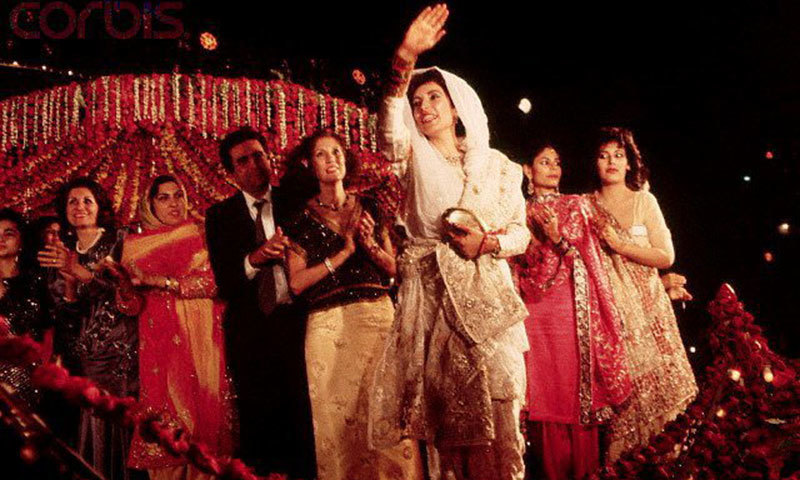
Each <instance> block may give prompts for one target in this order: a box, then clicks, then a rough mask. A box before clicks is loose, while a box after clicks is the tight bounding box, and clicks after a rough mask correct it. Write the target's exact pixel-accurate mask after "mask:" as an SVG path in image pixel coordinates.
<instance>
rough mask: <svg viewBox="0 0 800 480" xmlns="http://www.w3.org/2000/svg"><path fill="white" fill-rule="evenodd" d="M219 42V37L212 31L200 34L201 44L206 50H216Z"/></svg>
mask: <svg viewBox="0 0 800 480" xmlns="http://www.w3.org/2000/svg"><path fill="white" fill-rule="evenodd" d="M217 45H219V42H218V41H217V37H215V36H214V34H213V33H211V32H203V33H201V34H200V46H201V47H203V48H205V49H206V50H216V49H217Z"/></svg>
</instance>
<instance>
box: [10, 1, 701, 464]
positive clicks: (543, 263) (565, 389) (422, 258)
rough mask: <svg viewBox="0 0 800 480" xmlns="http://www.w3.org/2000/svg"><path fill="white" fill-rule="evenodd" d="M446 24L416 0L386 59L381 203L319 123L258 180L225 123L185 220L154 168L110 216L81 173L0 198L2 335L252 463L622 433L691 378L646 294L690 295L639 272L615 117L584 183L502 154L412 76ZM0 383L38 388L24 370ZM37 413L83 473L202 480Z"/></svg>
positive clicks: (665, 407) (446, 85) (590, 456)
mask: <svg viewBox="0 0 800 480" xmlns="http://www.w3.org/2000/svg"><path fill="white" fill-rule="evenodd" d="M447 17H448V10H447V7H446V6H444V5H437V6H434V7H428V8H426V9H425V10H424V11H423V12H422V13H421V14H420V15H419V16H418V17H417V18H416V19H415V20H414V21H413V22H412V23H411V25H410V26H409V28H408V30H407V32H406V35H405V37H404V39H403V41H402V43H401V44H400V46H399V47H398V49H397V51H396V55H395V58H394V60H393V62H392V71H391V74H390V75H389V78H388V88H387V92H386V95H385V98H384V101H383V104H382V109H381V112H380V117H379V118H380V124H379V134H380V140H381V145H382V152H383V153H384V155H385V156H386V158H387V159H388V160H389V161H391V162H392V163H393V166H394V167H395V168H394V170H395V172H396V174H397V175H398V176H399V178H400V180H401V183H402V185H403V186H404V188H405V192H406V198H405V201H404V203H403V205H402V208H401V211H400V213H399V215H398V217H397V218H396V219H394V218H390V216H389V215H388V214H387V212H386V209H384V208H382V206H381V205H380V204H378V202H377V201H376V200H375V198H372V197H371V196H370V195H369V194H356V193H354V192H353V191H351V190H350V189H349V188H348V182H349V180H350V179H351V178H353V176H354V175H355V174H356V173H357V170H358V165H357V164H356V161H355V159H354V157H353V156H352V154H351V152H350V151H349V150H348V149H347V148H346V146H345V142H343V141H342V139H341V138H339V137H338V136H337V135H336V134H334V133H332V132H330V131H319V132H316V133H314V134H312V135H310V136H309V137H307V138H306V139H305V140H304V141H303V143H302V145H300V146H299V147H298V149H297V151H296V152H295V154H294V155H293V156H292V157H291V160H290V162H291V163H290V168H289V173H288V174H287V175H288V177H289V178H284V179H283V181H282V182H281V184H282V186H278V187H272V186H271V185H272V184H274V183H277V182H275V181H274V180H275V179H273V178H271V172H274V169H273V168H271V165H270V156H269V155H268V154H267V152H268V147H267V143H266V141H265V139H264V137H263V136H262V135H261V134H260V133H258V132H257V131H256V130H254V129H252V128H249V127H243V128H240V129H238V130H236V131H234V132H232V133H230V134H229V135H228V136H227V137H225V138H224V139H223V140H222V141H221V143H220V148H219V156H220V161H221V163H222V166H223V167H224V169H225V170H226V171H227V172H228V173H229V174H230V176H231V178H232V180H233V182H234V183H235V184H236V186H237V187H238V191H237V193H236V194H234V195H233V196H231V197H230V198H228V199H226V200H224V201H221V202H219V203H217V204H215V205H213V206H211V207H210V208H209V209H208V211H207V212H206V214H205V221H204V222H202V221H199V220H197V219H194V218H192V217H191V216H190V215H189V214H188V204H189V202H190V201H191V199H189V198H187V195H186V189H185V188H184V186H183V184H182V183H181V181H180V180H179V178H178V177H177V176H174V175H171V174H167V175H161V176H158V177H156V178H153V179H149V183H148V186H147V188H146V190H145V193H144V194H143V195H142V198H141V204H140V207H139V210H138V216H139V218H138V222H137V225H138V227H137V228H134V229H132V228H123V227H120V226H119V225H118V224H117V222H116V221H115V218H114V212H113V209H112V208H111V203H110V201H109V199H108V196H107V194H106V192H105V191H104V190H103V188H101V186H100V185H99V184H98V183H97V182H95V181H94V180H91V179H89V178H85V177H82V178H77V179H74V180H71V181H69V182H67V183H66V185H64V187H63V189H62V191H61V194H60V195H59V197H58V198H57V199H56V202H55V204H56V211H57V217H42V218H41V219H39V220H37V222H35V224H34V225H28V222H27V221H26V219H24V218H23V217H22V216H21V215H20V214H19V213H16V212H14V211H13V210H10V209H3V210H0V276H2V282H0V315H1V316H2V319H3V320H4V325H3V328H4V329H5V330H7V331H10V333H12V334H15V335H22V334H31V335H32V336H34V337H35V338H36V339H39V340H42V341H43V342H44V343H45V345H49V348H50V349H51V350H52V351H53V353H54V354H55V355H57V356H59V357H60V358H61V359H62V361H63V362H64V363H66V364H67V365H68V366H70V367H71V368H72V369H73V370H75V371H77V372H79V373H80V374H81V375H83V376H86V377H88V378H89V379H91V380H93V381H94V382H96V383H97V384H98V385H99V386H100V387H101V388H103V389H105V390H107V391H108V392H110V393H112V394H114V395H119V396H126V395H132V396H135V397H137V398H138V399H139V400H140V401H141V402H143V403H144V404H145V405H148V406H149V407H151V408H152V409H153V410H154V411H158V412H160V413H161V415H162V416H163V418H164V419H166V420H167V421H168V422H170V423H171V424H174V425H175V426H176V427H179V428H181V429H183V431H184V432H185V433H186V435H187V436H188V437H189V438H191V439H193V440H196V441H199V442H201V443H204V444H205V445H206V446H207V447H209V449H210V450H211V451H213V452H214V453H216V454H218V455H237V456H239V457H241V458H242V459H243V460H244V461H245V462H246V463H248V464H249V465H251V466H252V467H254V468H255V470H256V472H257V473H259V474H267V473H269V472H283V473H286V474H288V476H289V478H303V479H312V478H318V479H319V480H333V479H341V480H345V479H347V480H354V479H359V480H361V479H363V480H367V479H377V478H381V479H383V478H385V479H409V480H410V479H422V478H432V479H472V480H477V479H481V480H491V479H503V480H506V479H508V480H511V479H522V478H525V475H526V458H525V450H526V440H525V438H524V437H523V434H522V431H523V428H521V427H525V428H524V430H527V432H528V440H529V444H530V448H529V450H530V454H531V455H530V458H531V459H532V461H528V462H527V466H528V467H529V470H531V471H530V472H528V473H529V478H547V479H553V480H555V479H578V478H583V477H585V476H586V475H589V474H591V473H592V472H593V471H595V470H596V469H597V468H598V467H600V466H601V465H602V463H603V462H607V461H613V460H615V459H617V458H618V457H619V456H620V455H621V454H622V453H624V452H625V451H627V450H629V449H631V448H633V447H635V446H639V445H642V444H645V443H646V442H647V441H648V439H649V438H650V436H651V435H653V434H655V433H658V432H659V431H660V430H661V429H662V427H663V426H664V424H665V423H666V422H668V421H669V420H671V419H672V418H674V417H675V416H676V415H677V414H678V413H679V412H681V411H682V410H683V409H684V408H685V407H686V405H687V404H688V403H689V402H690V401H691V400H692V399H693V397H694V396H695V394H696V393H697V386H696V383H695V379H694V376H693V374H692V369H691V367H690V365H689V362H688V359H687V356H686V352H685V351H684V347H683V344H682V342H681V338H680V334H679V332H678V327H677V322H676V318H675V314H674V312H673V309H672V305H671V301H670V300H671V299H672V300H678V299H682V300H688V299H691V295H690V294H689V292H688V291H687V290H686V288H685V282H686V280H685V278H683V277H681V276H680V275H675V274H667V275H664V276H663V277H662V276H659V270H665V269H668V268H669V267H670V266H671V265H672V263H673V261H674V258H675V252H674V249H673V245H672V240H671V236H670V231H669V229H668V227H667V224H666V222H665V220H664V217H663V215H662V214H661V210H660V208H659V205H658V202H657V200H656V198H655V196H653V194H652V193H650V192H649V188H648V183H647V180H648V171H647V168H646V167H645V165H644V162H643V159H642V156H641V154H640V152H639V150H638V148H637V146H636V143H635V141H634V138H633V135H632V133H631V132H630V131H628V130H626V129H623V128H616V127H615V128H603V129H601V130H600V131H599V135H598V139H597V142H596V144H595V148H594V152H595V154H596V158H595V160H596V161H595V165H596V173H597V185H598V188H597V189H596V190H595V191H594V192H590V193H586V194H583V195H563V194H561V193H559V183H560V180H561V173H562V163H561V160H560V157H559V152H558V148H557V146H556V145H554V144H552V143H548V142H544V143H543V144H542V145H540V146H539V147H537V148H536V149H534V150H533V151H531V152H530V157H529V158H527V159H525V160H524V161H523V162H521V163H522V165H520V164H517V163H514V162H512V161H510V160H509V159H508V158H507V157H506V156H505V155H503V154H502V153H501V152H499V151H497V150H494V149H492V148H491V147H490V142H489V127H488V120H487V117H486V115H485V113H484V110H483V107H482V104H481V101H480V99H479V97H478V95H477V94H476V92H475V91H474V90H473V89H472V88H471V87H470V86H469V85H468V84H467V82H465V81H464V80H463V79H461V78H459V77H458V76H456V75H453V74H452V73H449V72H447V71H445V70H442V69H440V68H436V67H434V68H427V69H422V70H415V69H414V66H415V63H416V61H417V59H418V57H419V56H420V55H422V54H423V53H425V52H426V51H428V50H430V49H432V48H433V47H434V46H435V45H436V44H437V42H438V41H439V40H440V39H441V38H442V36H443V35H444V34H445V32H444V29H443V28H444V25H445V22H446V20H447ZM0 379H2V381H3V382H6V383H10V384H12V385H13V386H14V387H15V389H16V390H17V392H19V394H20V396H21V397H22V398H23V399H24V400H25V401H26V402H28V403H29V404H30V405H31V406H33V407H36V406H38V405H40V404H42V405H46V403H47V402H44V404H43V403H42V398H41V397H42V394H41V393H39V392H37V391H35V390H34V389H33V388H32V387H31V386H30V378H29V371H28V370H26V369H25V368H20V367H17V366H11V365H4V364H0ZM51 410H52V408H51ZM56 410H58V413H59V414H60V415H61V417H62V418H61V419H60V420H58V422H57V423H59V424H60V425H61V427H62V428H61V430H62V431H63V432H64V436H65V438H69V439H74V443H75V444H76V446H77V447H78V450H79V451H80V453H81V455H83V456H84V458H85V459H86V460H87V461H88V462H89V463H91V465H92V466H94V467H95V468H96V469H97V470H98V471H99V472H100V473H102V474H103V475H104V476H105V478H107V479H110V480H111V479H114V480H116V479H129V478H137V477H140V478H143V477H145V473H144V472H146V473H147V474H148V475H149V478H152V479H163V480H167V479H176V480H177V479H201V478H207V475H205V474H203V473H202V472H201V471H200V470H198V469H197V468H196V467H194V466H192V465H190V464H188V463H187V462H186V461H185V460H182V459H179V458H177V457H174V456H172V455H170V454H169V453H167V452H166V451H164V450H163V449H162V448H160V447H159V446H157V445H156V444H154V443H149V442H147V441H146V439H145V438H143V436H142V434H141V433H140V432H138V431H133V430H131V429H129V428H128V427H126V426H125V425H119V424H115V423H112V422H109V421H108V420H105V419H101V418H97V417H94V416H92V415H91V414H90V413H89V412H88V411H83V412H81V414H80V418H77V415H76V416H75V418H74V419H73V420H74V422H73V427H74V433H73V434H71V433H70V422H69V421H64V418H63V417H64V415H66V414H68V413H69V411H68V410H63V409H56ZM64 412H67V413H66V414H65V413H64ZM56 416H57V415H56ZM520 419H522V421H523V422H524V423H525V424H527V425H521V422H520Z"/></svg>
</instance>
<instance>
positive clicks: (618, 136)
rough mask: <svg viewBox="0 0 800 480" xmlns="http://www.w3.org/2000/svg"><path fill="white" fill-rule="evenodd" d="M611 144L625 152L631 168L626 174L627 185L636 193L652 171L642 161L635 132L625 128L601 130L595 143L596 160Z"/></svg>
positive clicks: (605, 128)
mask: <svg viewBox="0 0 800 480" xmlns="http://www.w3.org/2000/svg"><path fill="white" fill-rule="evenodd" d="M609 143H616V144H618V145H619V146H620V147H622V148H623V149H624V150H625V156H626V157H627V158H628V165H629V166H630V170H628V171H627V172H625V185H627V186H628V188H630V189H631V190H634V191H638V190H641V189H642V186H643V185H644V184H645V182H647V180H648V178H650V170H649V169H648V168H647V166H645V164H644V161H643V160H642V154H641V153H640V152H639V147H637V146H636V141H635V140H634V138H633V132H632V131H630V130H628V129H627V128H623V127H603V128H601V129H600V130H599V131H598V133H597V139H596V141H595V158H596V157H597V154H598V153H599V151H600V149H601V148H602V147H603V146H604V145H607V144H609Z"/></svg>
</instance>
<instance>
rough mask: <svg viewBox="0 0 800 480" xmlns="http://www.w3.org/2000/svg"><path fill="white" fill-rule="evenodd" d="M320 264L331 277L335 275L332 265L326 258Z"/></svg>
mask: <svg viewBox="0 0 800 480" xmlns="http://www.w3.org/2000/svg"><path fill="white" fill-rule="evenodd" d="M322 263H323V264H324V265H325V268H327V269H328V272H329V273H330V274H331V276H333V274H334V273H335V271H336V269H335V268H333V264H332V263H331V259H330V258H328V257H325V260H323V261H322Z"/></svg>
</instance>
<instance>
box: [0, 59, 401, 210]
mask: <svg viewBox="0 0 800 480" xmlns="http://www.w3.org/2000/svg"><path fill="white" fill-rule="evenodd" d="M242 125H250V126H251V127H253V128H255V129H256V130H258V131H260V132H261V133H263V134H264V136H265V138H266V139H267V143H268V146H269V148H268V150H269V151H268V153H269V155H270V156H272V158H273V160H274V165H275V170H276V172H275V173H276V174H277V175H278V176H280V175H282V174H283V173H284V171H285V168H286V157H287V154H288V153H289V152H290V151H291V150H292V149H293V148H294V147H296V146H297V145H298V144H299V142H300V140H301V139H302V138H303V137H304V136H305V135H307V134H310V133H311V132H313V131H314V130H316V129H318V128H329V129H331V130H333V131H335V132H336V133H338V134H339V135H341V136H342V137H343V138H344V140H345V142H346V143H347V146H348V148H350V149H351V150H352V152H353V153H354V154H355V155H356V156H357V157H359V160H360V163H361V169H360V173H359V178H358V180H357V181H356V182H355V185H356V188H358V189H364V188H370V187H375V186H377V187H378V189H377V193H378V196H379V198H380V200H382V203H383V204H384V205H388V206H389V208H394V207H396V205H397V204H398V202H399V198H400V189H399V188H398V184H397V182H396V180H395V179H394V178H393V177H392V175H391V173H390V172H391V171H390V168H389V165H388V162H387V161H386V160H385V159H384V158H383V157H382V156H381V155H379V154H378V153H377V150H378V148H377V135H376V128H377V118H376V115H375V114H374V113H370V112H369V111H368V110H367V109H366V108H364V107H359V106H357V105H356V104H354V103H352V102H348V101H345V100H342V99H339V98H336V97H332V96H330V95H326V94H321V93H318V92H315V91H313V90H310V89H307V88H305V87H302V86H300V85H297V84H293V83H289V82H285V81H280V80H271V81H264V80H253V79H248V78H221V77H215V76H211V75H204V74H196V75H186V74H178V73H173V74H152V75H116V76H106V77H100V78H97V79H94V80H91V81H88V82H84V83H72V84H69V85H64V86H58V87H54V88H51V89H47V90H40V91H35V92H32V93H29V94H26V95H21V96H16V97H11V98H7V99H5V100H3V101H2V102H0V204H2V205H3V206H12V207H16V208H18V209H21V210H24V211H35V212H41V211H46V210H48V209H49V208H50V207H51V204H52V200H53V198H54V194H55V192H56V191H57V190H58V188H59V187H60V186H61V185H63V183H64V182H66V181H67V180H69V179H70V178H73V177H75V176H79V175H90V176H92V177H93V178H95V179H96V180H98V181H99V182H100V184H101V185H103V186H104V187H105V188H106V189H107V191H108V192H109V194H110V196H111V198H112V200H113V204H114V208H115V210H116V211H117V213H118V218H119V219H120V220H121V222H123V223H125V222H128V221H130V220H132V219H133V218H134V217H135V213H136V205H137V202H138V199H139V196H140V195H141V194H142V193H143V192H142V189H143V188H144V184H145V183H146V181H144V180H146V179H147V178H149V177H152V176H154V175H158V174H160V173H166V172H171V173H173V174H175V175H177V176H178V177H180V179H181V180H183V181H184V183H185V185H186V187H187V190H188V195H189V200H190V211H191V212H192V214H193V215H195V216H198V215H200V214H202V213H203V212H204V211H205V209H206V207H207V206H208V205H210V204H211V203H214V202H216V201H218V200H221V199H222V198H224V197H226V196H227V195H229V194H230V193H231V192H232V191H233V186H232V185H231V184H230V183H229V179H228V176H227V175H226V173H225V171H224V170H223V168H222V165H221V164H220V162H219V155H218V153H217V148H218V141H219V139H220V138H221V137H223V136H224V135H225V134H227V133H228V132H230V131H233V130H235V129H236V128H238V127H240V126H242Z"/></svg>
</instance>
